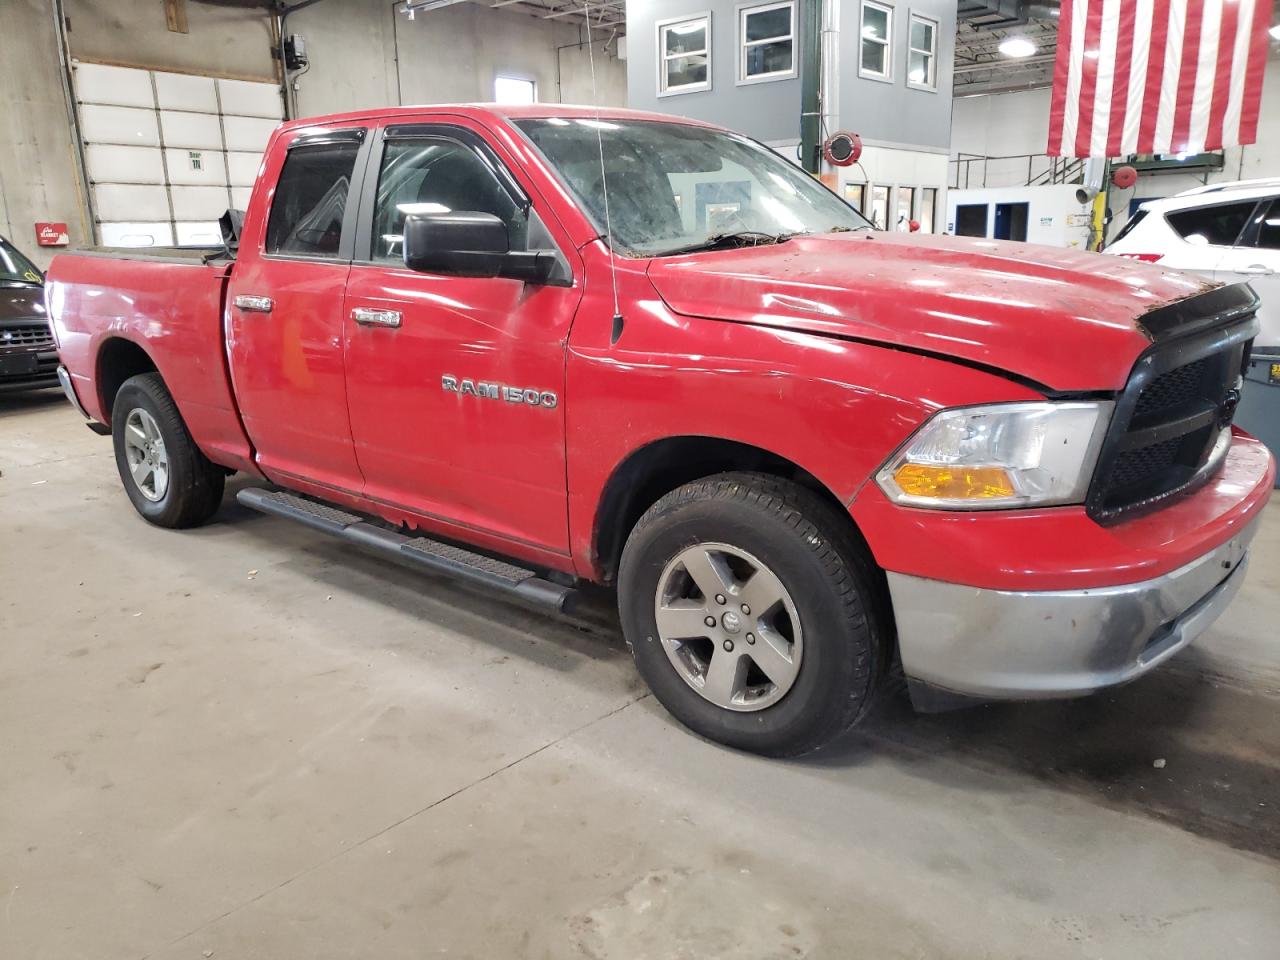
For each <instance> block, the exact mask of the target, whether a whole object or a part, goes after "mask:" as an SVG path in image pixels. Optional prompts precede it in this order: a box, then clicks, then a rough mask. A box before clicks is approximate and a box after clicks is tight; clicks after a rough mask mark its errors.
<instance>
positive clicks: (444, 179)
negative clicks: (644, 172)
mask: <svg viewBox="0 0 1280 960" xmlns="http://www.w3.org/2000/svg"><path fill="white" fill-rule="evenodd" d="M379 141H380V142H379V143H378V144H377V145H376V146H375V148H374V150H373V154H372V156H371V158H370V162H369V174H368V178H367V181H366V185H365V190H364V196H363V199H362V214H361V224H360V234H359V237H358V239H357V258H356V262H355V264H354V266H353V267H352V271H351V278H350V281H349V283H348V285H347V299H346V305H345V308H344V313H345V317H344V336H345V339H346V344H347V396H348V402H349V407H350V411H351V426H352V435H353V438H354V440H355V446H356V457H357V460H358V461H359V465H360V468H361V470H362V472H363V474H364V477H365V488H364V489H365V494H366V496H368V497H369V498H371V499H374V500H378V501H382V502H385V503H390V504H394V505H398V506H401V507H404V508H406V509H407V510H409V511H411V512H413V513H416V514H418V515H419V516H423V517H426V518H427V519H428V521H429V520H431V519H435V520H439V521H443V522H446V523H447V524H450V525H453V526H456V527H462V528H465V529H467V530H468V531H471V533H472V534H474V533H475V532H477V531H479V532H483V533H487V534H491V535H493V536H495V537H498V538H501V539H502V540H503V541H505V542H506V544H510V545H523V546H525V547H531V548H534V549H535V550H545V551H549V552H552V553H555V554H567V552H568V522H567V492H566V486H565V435H564V408H563V402H564V382H565V380H564V378H565V349H566V341H567V338H568V335H569V327H570V325H571V323H572V321H573V315H574V311H575V309H576V308H577V304H578V301H579V300H580V298H581V285H580V284H579V283H576V282H575V279H574V273H573V271H574V267H573V266H572V265H571V262H570V257H572V258H573V262H574V263H577V259H576V253H574V252H573V250H572V247H571V245H570V244H569V243H568V241H567V239H566V238H565V237H564V236H563V235H560V228H559V226H558V224H557V223H556V221H555V219H554V217H553V216H552V215H551V213H550V212H549V211H548V210H546V209H542V208H541V200H540V198H538V197H536V196H534V195H533V193H532V191H531V188H530V187H529V185H528V184H527V183H522V181H521V180H520V179H518V178H517V177H516V175H515V174H514V173H513V170H512V168H511V167H510V166H509V165H508V164H507V163H506V161H505V160H504V159H503V158H502V157H500V156H499V155H498V154H497V153H496V152H495V150H494V149H493V148H492V147H491V146H489V145H488V143H487V142H486V140H485V139H484V138H483V137H481V136H480V135H479V131H478V130H476V129H473V128H470V127H468V126H466V125H465V124H464V123H463V121H461V120H459V121H458V122H457V123H456V124H455V123H433V124H414V125H392V126H389V127H387V128H386V130H385V132H384V134H383V135H382V136H381V137H380V138H379ZM448 210H454V211H462V210H471V211H479V212H484V213H491V214H494V215H496V216H498V217H499V218H500V219H502V220H503V222H504V223H505V224H506V225H507V230H508V236H509V239H510V243H511V249H512V250H520V249H539V250H543V249H551V250H557V251H559V257H560V261H561V267H562V269H561V270H560V271H559V273H558V276H557V278H556V279H555V280H554V281H553V282H552V283H547V284H531V283H525V282H523V281H521V280H513V279H506V278H497V277H485V278H475V277H457V276H443V275H438V274H430V273H419V272H416V271H413V270H410V269H408V268H406V267H405V265H404V261H403V249H402V243H401V235H402V233H403V229H404V220H405V216H406V215H407V214H408V213H412V212H433V211H434V212H445V211H448ZM472 539H474V537H472ZM509 549H510V550H511V552H515V553H520V551H519V549H518V547H516V546H512V547H510V548H509ZM525 555H528V554H527V553H526V554H525Z"/></svg>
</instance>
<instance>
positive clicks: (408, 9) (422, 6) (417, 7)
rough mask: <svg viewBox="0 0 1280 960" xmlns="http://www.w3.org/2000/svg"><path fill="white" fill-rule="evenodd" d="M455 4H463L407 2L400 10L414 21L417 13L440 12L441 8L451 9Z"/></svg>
mask: <svg viewBox="0 0 1280 960" xmlns="http://www.w3.org/2000/svg"><path fill="white" fill-rule="evenodd" d="M455 3H462V0H405V2H404V3H403V4H401V6H400V7H399V10H400V12H401V13H403V14H405V15H406V16H407V17H408V18H409V19H410V20H412V19H413V17H414V14H416V13H425V12H426V11H428V10H439V9H440V8H441V7H451V6H453V5H454V4H455Z"/></svg>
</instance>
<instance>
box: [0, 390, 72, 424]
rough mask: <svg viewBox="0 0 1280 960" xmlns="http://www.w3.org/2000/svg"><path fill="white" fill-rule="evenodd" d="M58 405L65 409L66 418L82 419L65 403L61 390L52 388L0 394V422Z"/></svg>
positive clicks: (65, 399)
mask: <svg viewBox="0 0 1280 960" xmlns="http://www.w3.org/2000/svg"><path fill="white" fill-rule="evenodd" d="M58 404H62V405H63V406H64V407H66V408H67V416H70V417H76V418H78V419H81V420H83V419H84V418H83V417H81V416H80V414H78V413H76V412H75V410H74V409H72V406H71V404H69V403H67V398H66V397H64V396H63V395H62V390H61V389H60V388H58V387H52V388H47V389H44V390H30V391H25V390H24V391H23V392H21V393H0V420H3V419H6V418H8V417H19V416H22V415H23V414H26V413H33V412H36V411H39V410H47V409H48V408H49V407H56V406H57V405H58Z"/></svg>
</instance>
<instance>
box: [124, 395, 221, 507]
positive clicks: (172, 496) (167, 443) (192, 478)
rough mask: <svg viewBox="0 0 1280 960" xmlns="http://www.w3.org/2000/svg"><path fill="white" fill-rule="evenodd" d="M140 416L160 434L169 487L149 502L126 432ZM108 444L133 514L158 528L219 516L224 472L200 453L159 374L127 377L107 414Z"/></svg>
mask: <svg viewBox="0 0 1280 960" xmlns="http://www.w3.org/2000/svg"><path fill="white" fill-rule="evenodd" d="M135 410H144V411H146V413H148V414H150V416H151V418H152V420H153V421H154V422H155V424H156V426H157V427H158V428H159V431H160V436H161V437H162V438H163V441H164V452H165V455H166V457H167V460H168V483H167V488H166V489H165V490H164V493H163V495H162V496H161V497H160V498H159V499H157V500H152V499H149V498H148V496H147V495H146V494H144V493H143V491H142V489H141V487H140V486H139V483H138V481H137V480H136V479H135V478H134V476H133V473H132V471H131V470H130V467H129V460H128V453H127V451H126V442H125V430H126V428H127V424H128V420H129V416H130V414H132V413H133V411H135ZM111 440H112V443H113V445H114V446H115V453H116V468H117V469H118V470H119V471H120V480H121V482H122V483H123V484H124V489H125V493H126V494H128V496H129V500H130V502H132V503H133V507H134V509H135V510H137V511H138V513H140V514H141V515H142V516H143V518H144V519H146V520H147V521H148V522H150V523H154V524H155V525H156V526H158V527H169V528H173V529H179V528H183V527H196V526H199V525H200V524H202V523H204V522H205V521H206V520H208V519H209V518H210V517H212V516H213V515H214V513H216V512H217V509H218V505H219V504H220V503H221V502H222V491H223V487H224V486H225V484H226V479H227V476H226V472H225V471H224V470H223V469H222V468H221V467H219V466H217V465H215V464H213V463H211V462H210V461H209V459H208V458H207V457H206V456H205V455H204V454H203V453H201V452H200V448H199V447H197V446H196V444H195V441H194V440H192V439H191V433H190V431H188V430H187V425H186V424H185V423H184V422H183V421H182V415H181V414H180V413H178V407H177V405H176V404H174V402H173V397H172V396H170V395H169V390H168V388H167V387H165V385H164V380H162V379H161V377H160V374H158V373H143V374H139V375H138V376H136V377H130V378H129V379H128V380H126V381H125V382H124V385H123V386H121V387H120V391H119V393H117V394H116V399H115V404H114V405H113V406H112V409H111Z"/></svg>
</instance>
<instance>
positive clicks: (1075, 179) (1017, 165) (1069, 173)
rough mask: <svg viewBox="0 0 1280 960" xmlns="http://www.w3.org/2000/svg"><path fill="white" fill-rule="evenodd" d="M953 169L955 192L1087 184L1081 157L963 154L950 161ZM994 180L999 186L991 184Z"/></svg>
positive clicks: (1032, 154) (950, 182)
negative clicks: (994, 188) (995, 187)
mask: <svg viewBox="0 0 1280 960" xmlns="http://www.w3.org/2000/svg"><path fill="white" fill-rule="evenodd" d="M1024 163H1025V168H1024V166H1023V164H1024ZM950 167H951V173H950V176H949V178H948V182H949V184H950V186H951V189H953V190H970V189H978V188H982V187H987V186H997V187H1015V186H1022V187H1035V186H1042V185H1044V184H1053V183H1081V182H1083V180H1084V161H1083V160H1081V159H1080V158H1078V157H1051V156H1049V155H1048V154H1044V153H1012V154H1008V155H1006V156H984V155H982V154H977V153H959V154H957V155H956V156H955V157H954V158H953V159H952V160H951V161H950ZM992 180H996V181H999V182H997V183H991V182H990V181H992Z"/></svg>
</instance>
